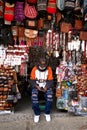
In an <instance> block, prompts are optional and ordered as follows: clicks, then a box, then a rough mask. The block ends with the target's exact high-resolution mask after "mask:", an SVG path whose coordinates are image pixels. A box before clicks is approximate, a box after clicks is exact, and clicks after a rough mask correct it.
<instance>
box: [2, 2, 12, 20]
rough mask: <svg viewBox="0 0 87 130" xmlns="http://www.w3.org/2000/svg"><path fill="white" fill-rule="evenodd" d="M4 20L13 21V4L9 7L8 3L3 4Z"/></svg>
mask: <svg viewBox="0 0 87 130" xmlns="http://www.w3.org/2000/svg"><path fill="white" fill-rule="evenodd" d="M4 20H6V21H13V20H14V4H12V5H11V4H10V3H7V2H5V9H4Z"/></svg>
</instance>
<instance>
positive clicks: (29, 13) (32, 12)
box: [24, 3, 38, 19]
mask: <svg viewBox="0 0 87 130" xmlns="http://www.w3.org/2000/svg"><path fill="white" fill-rule="evenodd" d="M24 14H25V16H26V17H27V18H30V19H34V18H36V17H37V14H38V13H37V10H36V8H35V6H34V5H29V4H28V3H25V7H24Z"/></svg>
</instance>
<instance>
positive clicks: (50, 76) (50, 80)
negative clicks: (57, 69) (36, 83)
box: [46, 67, 53, 87]
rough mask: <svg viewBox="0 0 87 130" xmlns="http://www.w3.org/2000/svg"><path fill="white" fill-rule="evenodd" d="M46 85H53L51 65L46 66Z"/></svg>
mask: <svg viewBox="0 0 87 130" xmlns="http://www.w3.org/2000/svg"><path fill="white" fill-rule="evenodd" d="M46 86H47V87H53V72H52V68H51V67H48V78H47V81H46Z"/></svg>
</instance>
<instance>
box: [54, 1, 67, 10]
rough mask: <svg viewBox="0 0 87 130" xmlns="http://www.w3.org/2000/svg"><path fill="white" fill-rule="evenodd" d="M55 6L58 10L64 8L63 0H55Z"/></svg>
mask: <svg viewBox="0 0 87 130" xmlns="http://www.w3.org/2000/svg"><path fill="white" fill-rule="evenodd" d="M56 4H57V8H58V9H59V10H61V11H62V10H64V8H65V0H57V3H56Z"/></svg>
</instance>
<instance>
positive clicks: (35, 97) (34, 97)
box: [31, 87, 53, 115]
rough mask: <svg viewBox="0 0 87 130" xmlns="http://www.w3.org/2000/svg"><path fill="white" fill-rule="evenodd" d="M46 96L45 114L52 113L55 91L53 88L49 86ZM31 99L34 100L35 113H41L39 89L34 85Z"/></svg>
mask: <svg viewBox="0 0 87 130" xmlns="http://www.w3.org/2000/svg"><path fill="white" fill-rule="evenodd" d="M44 98H45V109H44V113H45V114H50V112H51V109H52V103H53V91H52V88H48V89H47V91H46V92H45V93H44ZM31 101H32V109H33V111H34V114H35V115H40V114H41V110H40V107H39V91H38V90H37V88H36V87H32V95H31Z"/></svg>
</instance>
